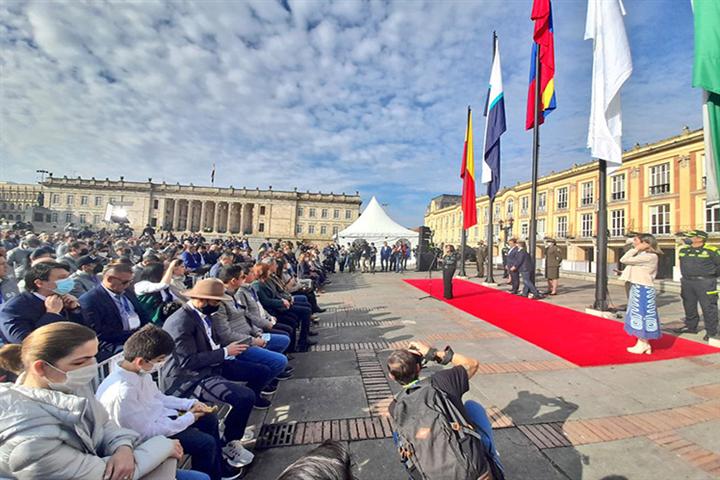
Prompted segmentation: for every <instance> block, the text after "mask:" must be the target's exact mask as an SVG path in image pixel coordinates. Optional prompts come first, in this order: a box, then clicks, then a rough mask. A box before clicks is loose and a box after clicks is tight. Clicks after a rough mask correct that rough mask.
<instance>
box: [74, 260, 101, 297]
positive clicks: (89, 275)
mask: <svg viewBox="0 0 720 480" xmlns="http://www.w3.org/2000/svg"><path fill="white" fill-rule="evenodd" d="M77 266H78V268H77V270H76V271H75V273H73V274H72V275H70V278H72V279H73V280H74V281H75V286H74V287H73V289H72V291H71V292H70V295H73V296H75V297H77V298H80V297H81V296H82V295H83V294H85V293H87V292H89V291H90V290H92V289H93V288H95V287H97V286H98V285H100V278H99V277H98V276H97V274H96V273H95V268H96V267H97V266H98V260H97V259H96V258H95V257H91V256H90V255H85V256H83V257H80V258H79V259H78V261H77Z"/></svg>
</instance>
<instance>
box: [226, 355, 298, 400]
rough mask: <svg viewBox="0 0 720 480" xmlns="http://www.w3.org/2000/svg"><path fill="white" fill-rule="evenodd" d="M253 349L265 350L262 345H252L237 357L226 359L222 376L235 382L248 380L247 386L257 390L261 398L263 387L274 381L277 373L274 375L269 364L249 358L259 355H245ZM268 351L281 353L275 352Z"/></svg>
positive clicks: (257, 394) (256, 392)
mask: <svg viewBox="0 0 720 480" xmlns="http://www.w3.org/2000/svg"><path fill="white" fill-rule="evenodd" d="M253 349H256V350H261V351H262V350H263V349H262V348H260V347H250V348H248V349H247V350H245V351H244V352H243V353H241V354H240V355H238V356H237V357H235V359H234V360H225V361H224V362H223V364H222V376H223V377H225V378H227V379H228V380H232V381H234V382H246V386H247V388H249V389H250V390H252V391H253V392H255V395H256V396H257V397H258V398H260V393H261V392H262V389H263V388H265V387H266V386H267V385H268V384H269V383H270V382H272V381H273V379H274V378H275V377H276V375H277V374H275V375H273V369H272V368H271V367H270V366H269V365H265V364H263V363H258V362H256V361H252V360H248V359H250V358H252V359H257V358H259V357H258V356H254V355H251V356H249V357H245V355H246V354H248V353H249V352H250V351H251V350H253ZM266 351H267V350H266ZM268 353H274V354H275V355H279V354H278V353H275V352H268ZM243 357H245V358H243ZM283 358H284V357H283ZM286 361H287V360H286ZM284 368H285V367H283V369H284Z"/></svg>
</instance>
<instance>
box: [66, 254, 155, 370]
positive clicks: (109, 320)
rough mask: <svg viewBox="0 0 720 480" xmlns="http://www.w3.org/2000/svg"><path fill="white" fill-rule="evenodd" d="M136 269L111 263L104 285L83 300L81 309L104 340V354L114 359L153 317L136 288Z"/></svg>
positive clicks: (102, 342)
mask: <svg viewBox="0 0 720 480" xmlns="http://www.w3.org/2000/svg"><path fill="white" fill-rule="evenodd" d="M132 281H133V271H132V267H131V266H130V265H128V264H126V263H111V264H110V265H108V267H107V268H106V269H105V271H104V272H103V276H102V282H101V283H100V285H98V286H97V287H95V288H93V289H92V290H90V291H89V292H87V293H85V294H83V295H82V296H81V297H80V306H81V307H82V309H83V311H84V312H85V316H86V317H87V319H88V321H89V322H90V324H91V325H93V327H94V328H95V331H96V332H97V334H98V339H99V340H100V355H101V358H102V357H108V356H112V355H114V354H116V353H118V352H121V351H122V348H123V344H124V343H125V341H126V340H127V339H128V338H130V335H132V334H133V333H135V332H136V331H137V330H138V329H139V328H140V327H142V326H143V325H145V324H147V323H149V322H150V317H149V315H148V314H147V312H146V311H145V308H144V307H143V306H142V304H141V303H140V301H139V300H138V299H137V297H136V296H135V292H133V290H132V288H128V287H129V286H130V285H131V284H132Z"/></svg>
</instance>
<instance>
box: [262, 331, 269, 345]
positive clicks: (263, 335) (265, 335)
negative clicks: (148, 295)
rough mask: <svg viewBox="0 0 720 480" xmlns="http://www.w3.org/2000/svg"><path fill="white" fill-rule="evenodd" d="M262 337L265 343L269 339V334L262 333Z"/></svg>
mask: <svg viewBox="0 0 720 480" xmlns="http://www.w3.org/2000/svg"><path fill="white" fill-rule="evenodd" d="M262 339H263V340H265V343H267V342H269V341H270V334H269V333H263V334H262Z"/></svg>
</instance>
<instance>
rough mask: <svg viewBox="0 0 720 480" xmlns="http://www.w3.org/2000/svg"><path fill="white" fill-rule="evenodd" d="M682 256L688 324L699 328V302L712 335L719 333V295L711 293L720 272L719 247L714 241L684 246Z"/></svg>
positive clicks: (681, 284)
mask: <svg viewBox="0 0 720 480" xmlns="http://www.w3.org/2000/svg"><path fill="white" fill-rule="evenodd" d="M679 256H680V273H681V274H682V280H681V281H680V287H681V290H680V292H681V293H680V296H681V297H682V302H683V309H684V310H685V326H686V327H687V328H688V329H689V330H693V331H697V329H698V324H699V322H700V315H699V314H698V303H699V304H700V307H701V308H702V312H703V320H704V322H705V330H706V331H707V334H708V336H709V337H717V335H718V307H717V302H718V296H717V294H708V293H707V292H712V291H715V290H717V275H718V273H719V272H720V250H718V248H717V247H714V246H711V245H703V246H702V247H699V248H695V247H693V246H691V245H688V246H686V247H683V248H681V249H680V252H679Z"/></svg>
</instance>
